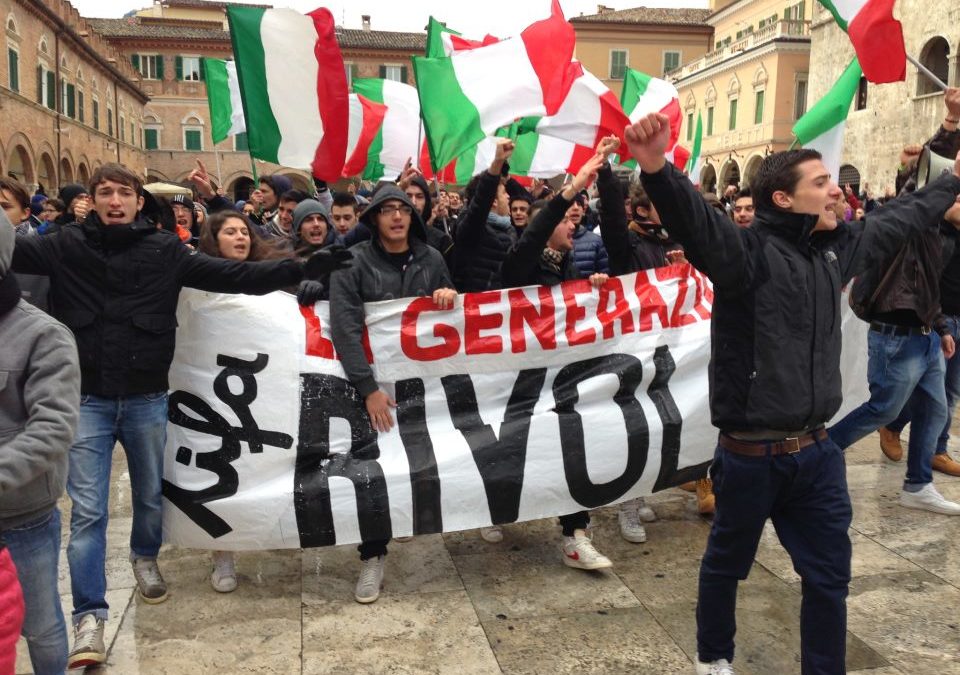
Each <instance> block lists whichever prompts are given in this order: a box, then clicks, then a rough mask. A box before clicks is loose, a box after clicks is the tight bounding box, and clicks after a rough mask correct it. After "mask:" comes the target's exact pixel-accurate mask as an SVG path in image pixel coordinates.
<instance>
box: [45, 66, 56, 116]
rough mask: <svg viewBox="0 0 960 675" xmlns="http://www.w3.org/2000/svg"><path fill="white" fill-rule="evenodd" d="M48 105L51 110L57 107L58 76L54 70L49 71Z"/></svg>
mask: <svg viewBox="0 0 960 675" xmlns="http://www.w3.org/2000/svg"><path fill="white" fill-rule="evenodd" d="M46 104H47V107H48V108H50V110H56V108H57V77H56V75H54V74H53V71H52V70H48V71H47V100H46Z"/></svg>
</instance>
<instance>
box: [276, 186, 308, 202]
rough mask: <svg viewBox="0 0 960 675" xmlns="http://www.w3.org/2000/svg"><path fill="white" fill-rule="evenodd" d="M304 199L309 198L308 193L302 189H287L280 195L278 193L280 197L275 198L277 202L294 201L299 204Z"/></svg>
mask: <svg viewBox="0 0 960 675" xmlns="http://www.w3.org/2000/svg"><path fill="white" fill-rule="evenodd" d="M304 199H310V195H308V194H307V193H306V192H304V191H303V190H297V189H293V190H287V191H286V192H284V193H283V194H282V195H280V198H279V199H277V202H296V203H297V204H299V203H300V202H302V201H303V200H304Z"/></svg>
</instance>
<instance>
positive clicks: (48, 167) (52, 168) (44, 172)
mask: <svg viewBox="0 0 960 675" xmlns="http://www.w3.org/2000/svg"><path fill="white" fill-rule="evenodd" d="M37 183H39V184H40V185H42V186H43V188H44V189H45V190H46V191H47V194H56V193H57V191H58V190H59V189H60V184H59V182H57V167H56V165H55V164H54V163H53V152H52V151H50V152H47V151H46V150H44V149H42V148H41V151H40V159H38V160H37Z"/></svg>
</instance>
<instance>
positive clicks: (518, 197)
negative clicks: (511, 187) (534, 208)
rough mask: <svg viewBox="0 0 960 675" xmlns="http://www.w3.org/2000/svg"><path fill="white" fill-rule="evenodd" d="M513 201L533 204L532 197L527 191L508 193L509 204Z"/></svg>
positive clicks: (511, 204)
mask: <svg viewBox="0 0 960 675" xmlns="http://www.w3.org/2000/svg"><path fill="white" fill-rule="evenodd" d="M514 202H526V203H527V204H533V197H532V196H531V195H530V193H529V192H526V191H524V192H521V193H518V194H514V195H510V200H509V203H510V206H513V203H514Z"/></svg>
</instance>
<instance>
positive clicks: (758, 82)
mask: <svg viewBox="0 0 960 675" xmlns="http://www.w3.org/2000/svg"><path fill="white" fill-rule="evenodd" d="M768 79H769V75H768V74H767V69H766V68H764V67H763V64H762V63H761V64H760V67H758V68H757V72H755V73H754V74H753V83H752V84H753V88H754V89H763V88H764V87H765V86H766V84H767V80H768Z"/></svg>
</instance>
